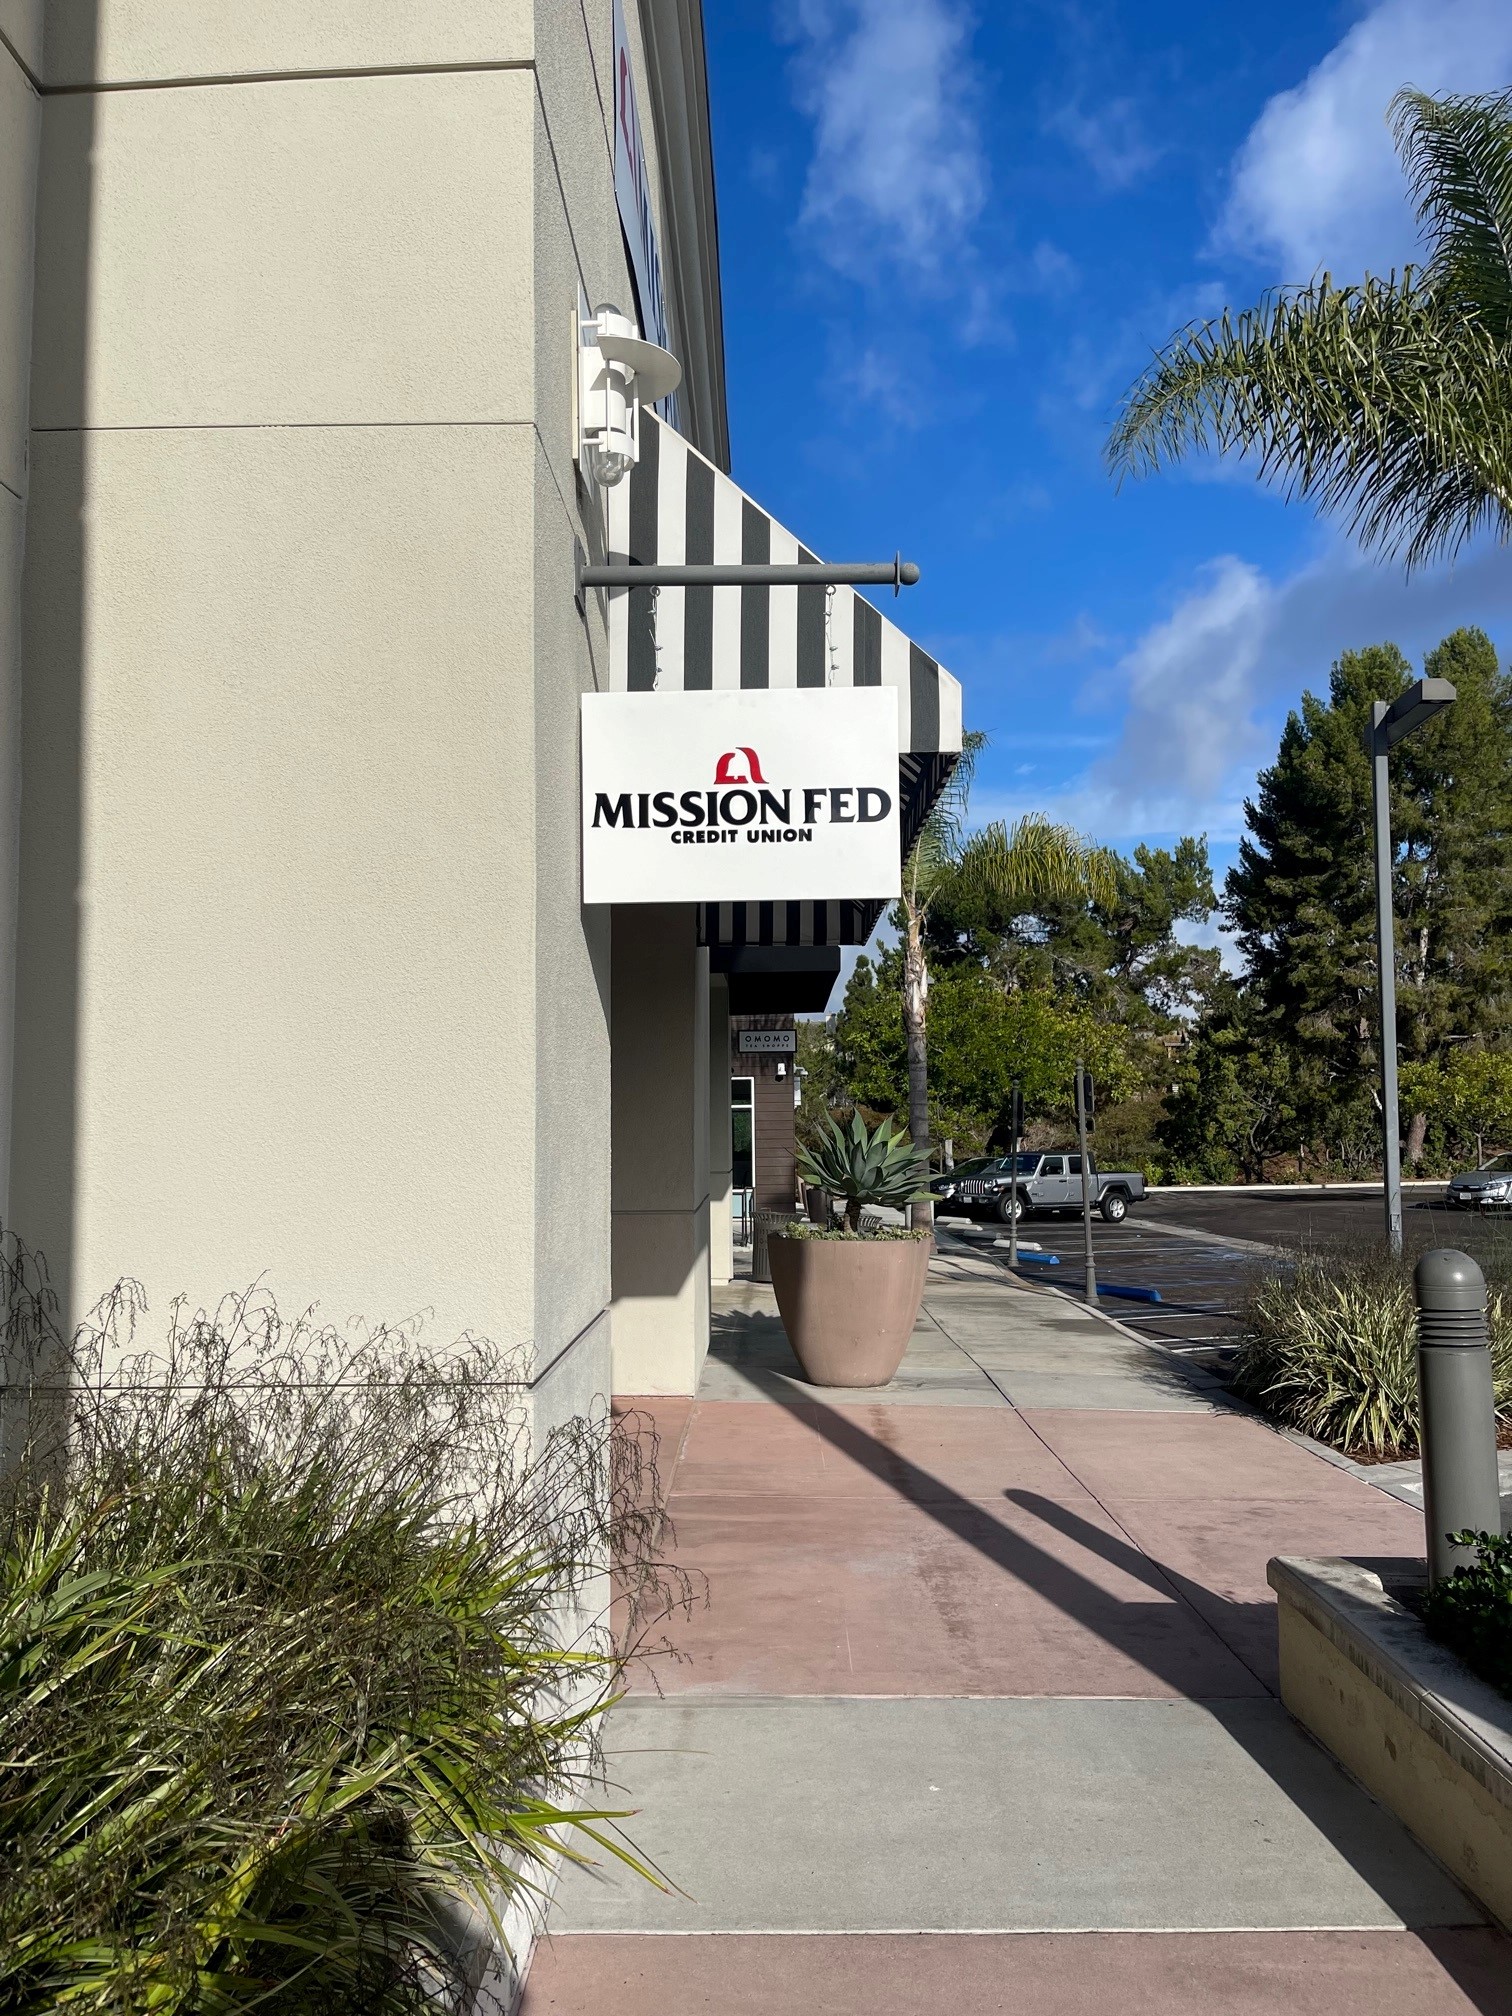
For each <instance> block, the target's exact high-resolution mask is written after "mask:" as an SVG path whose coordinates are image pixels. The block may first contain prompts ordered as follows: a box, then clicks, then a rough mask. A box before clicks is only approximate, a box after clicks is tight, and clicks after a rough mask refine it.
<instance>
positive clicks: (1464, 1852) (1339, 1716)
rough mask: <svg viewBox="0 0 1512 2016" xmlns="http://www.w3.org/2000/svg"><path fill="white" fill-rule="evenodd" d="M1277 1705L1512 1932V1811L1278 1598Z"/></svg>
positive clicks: (1315, 1629) (1304, 1618) (1301, 1615)
mask: <svg viewBox="0 0 1512 2016" xmlns="http://www.w3.org/2000/svg"><path fill="white" fill-rule="evenodd" d="M1276 1614H1277V1628H1278V1634H1279V1650H1280V1662H1281V1698H1282V1700H1283V1701H1284V1702H1285V1703H1286V1706H1287V1707H1288V1708H1289V1709H1290V1711H1291V1712H1292V1714H1293V1715H1295V1716H1296V1718H1297V1720H1298V1721H1299V1722H1301V1723H1302V1724H1303V1726H1304V1727H1305V1728H1307V1729H1309V1730H1311V1731H1312V1733H1313V1735H1314V1736H1316V1737H1317V1738H1318V1740H1319V1741H1320V1742H1321V1743H1322V1744H1323V1745H1324V1746H1325V1747H1326V1748H1327V1749H1329V1750H1331V1751H1332V1752H1333V1754H1334V1756H1335V1757H1337V1758H1338V1759H1339V1761H1340V1762H1341V1763H1342V1764H1343V1765H1344V1766H1345V1767H1346V1768H1347V1769H1348V1770H1349V1771H1350V1772H1352V1773H1353V1775H1354V1776H1355V1777H1356V1778H1358V1779H1359V1781H1360V1783H1361V1784H1362V1785H1364V1786H1365V1788H1366V1790H1367V1791H1369V1792H1372V1793H1374V1795H1375V1796H1376V1798H1377V1799H1379V1800H1380V1801H1381V1803H1382V1804H1383V1805H1384V1806H1385V1807H1386V1808H1387V1809H1388V1811H1390V1812H1392V1813H1395V1814H1396V1815H1397V1817H1398V1819H1400V1820H1401V1821H1402V1823H1403V1825H1404V1826H1406V1827H1407V1828H1408V1829H1409V1831H1410V1832H1411V1833H1412V1834H1414V1835H1415V1836H1416V1837H1417V1839H1418V1840H1419V1841H1421V1842H1422V1844H1423V1846H1424V1847H1425V1848H1427V1849H1428V1850H1429V1851H1430V1852H1431V1853H1432V1854H1434V1855H1436V1856H1437V1857H1438V1859H1439V1861H1440V1862H1442V1863H1443V1864H1444V1866H1445V1867H1446V1868H1447V1869H1448V1870H1449V1871H1450V1872H1451V1874H1453V1875H1454V1876H1456V1877H1457V1878H1458V1879H1459V1881H1460V1882H1461V1883H1463V1884H1464V1885H1465V1887H1466V1889H1467V1890H1469V1891H1470V1892H1471V1894H1472V1895H1473V1896H1475V1897H1478V1898H1479V1899H1480V1901H1481V1902H1482V1903H1483V1904H1484V1905H1485V1906H1486V1908H1487V1909H1488V1910H1489V1911H1491V1912H1492V1913H1493V1914H1494V1915H1495V1916H1496V1917H1497V1918H1499V1919H1500V1920H1501V1922H1502V1924H1504V1925H1506V1926H1508V1927H1509V1928H1512V1807H1509V1806H1508V1805H1507V1804H1506V1803H1505V1797H1504V1796H1503V1797H1498V1796H1496V1793H1495V1792H1494V1791H1493V1790H1492V1789H1490V1788H1489V1787H1488V1786H1487V1785H1486V1784H1483V1783H1481V1782H1479V1781H1478V1780H1477V1778H1476V1777H1475V1776H1473V1775H1472V1773H1471V1772H1470V1771H1468V1770H1467V1769H1466V1768H1465V1767H1464V1765H1463V1764H1462V1763H1461V1762H1460V1761H1458V1760H1457V1759H1456V1758H1455V1757H1454V1756H1452V1755H1451V1754H1450V1752H1449V1751H1448V1750H1447V1749H1446V1748H1445V1747H1444V1746H1443V1745H1442V1744H1440V1743H1436V1742H1435V1741H1434V1740H1433V1738H1432V1737H1431V1736H1430V1735H1429V1734H1428V1733H1427V1732H1426V1731H1425V1730H1424V1729H1423V1728H1422V1727H1421V1726H1420V1724H1419V1723H1418V1722H1417V1721H1415V1720H1414V1719H1413V1718H1412V1717H1411V1716H1409V1715H1407V1714H1405V1713H1404V1712H1403V1711H1402V1709H1401V1708H1400V1707H1399V1706H1398V1705H1397V1703H1396V1702H1395V1701H1393V1700H1392V1699H1391V1697H1390V1695H1389V1694H1387V1693H1386V1692H1385V1691H1384V1689H1383V1688H1381V1687H1380V1686H1378V1685H1377V1684H1376V1682H1375V1680H1374V1679H1373V1678H1372V1677H1371V1676H1370V1675H1369V1674H1368V1673H1366V1672H1362V1671H1361V1668H1360V1666H1359V1665H1358V1664H1357V1663H1356V1662H1355V1661H1354V1660H1353V1659H1351V1658H1350V1657H1349V1656H1348V1655H1347V1654H1346V1653H1345V1652H1344V1651H1342V1650H1341V1649H1340V1648H1339V1647H1338V1646H1337V1645H1335V1644H1334V1643H1333V1642H1332V1641H1331V1640H1330V1639H1329V1638H1327V1637H1325V1636H1324V1634H1323V1633H1322V1632H1321V1631H1319V1630H1318V1629H1317V1628H1316V1626H1315V1625H1314V1624H1313V1623H1312V1621H1311V1620H1310V1619H1309V1618H1308V1617H1306V1616H1305V1615H1304V1614H1303V1613H1302V1611H1301V1610H1300V1609H1299V1608H1298V1607H1297V1606H1296V1605H1295V1604H1294V1603H1291V1602H1289V1601H1288V1600H1287V1598H1286V1594H1285V1592H1284V1591H1283V1592H1282V1593H1281V1601H1280V1603H1279V1604H1278V1606H1277V1613H1276Z"/></svg>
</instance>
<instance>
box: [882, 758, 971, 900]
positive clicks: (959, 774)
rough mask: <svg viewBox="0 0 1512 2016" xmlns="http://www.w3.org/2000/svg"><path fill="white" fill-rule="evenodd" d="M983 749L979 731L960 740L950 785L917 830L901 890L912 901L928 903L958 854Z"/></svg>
mask: <svg viewBox="0 0 1512 2016" xmlns="http://www.w3.org/2000/svg"><path fill="white" fill-rule="evenodd" d="M986 747H987V736H986V733H985V731H984V730H982V729H980V728H968V729H967V730H966V732H965V734H964V735H963V736H962V737H961V754H960V757H959V758H958V760H957V762H956V766H955V769H954V770H953V771H952V772H951V774H950V782H949V783H948V784H947V785H946V786H945V789H944V790H943V791H942V792H941V793H940V795H939V797H938V798H937V799H936V801H935V804H934V807H933V809H932V811H931V812H930V814H929V817H928V818H927V819H926V820H925V821H924V824H923V825H922V826H921V827H920V829H919V837H918V839H917V840H915V842H914V844H913V849H912V851H911V852H910V854H909V857H908V860H907V862H906V863H905V864H904V870H903V883H904V887H905V889H906V890H907V891H909V893H910V895H911V896H912V897H913V899H914V900H915V901H918V902H926V903H927V902H928V900H929V898H930V896H931V895H932V894H933V893H934V891H935V889H936V888H937V887H938V886H939V883H940V881H941V879H942V878H943V877H944V876H945V875H947V874H948V873H949V872H950V864H951V863H952V862H953V861H954V860H955V858H956V856H957V854H958V853H959V852H960V849H961V842H962V837H963V835H964V832H965V827H966V806H967V801H968V800H969V798H970V796H971V786H972V781H973V779H974V778H975V776H976V766H977V758H978V757H979V756H980V755H981V753H982V751H983V750H984V749H985V748H986Z"/></svg>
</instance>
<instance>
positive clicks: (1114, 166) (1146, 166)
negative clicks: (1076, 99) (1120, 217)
mask: <svg viewBox="0 0 1512 2016" xmlns="http://www.w3.org/2000/svg"><path fill="white" fill-rule="evenodd" d="M1045 130H1046V131H1047V132H1049V133H1054V134H1057V135H1058V136H1059V137H1060V138H1061V139H1062V140H1065V141H1067V142H1068V143H1069V144H1070V145H1071V146H1072V147H1074V148H1075V149H1076V151H1077V153H1078V154H1080V155H1081V156H1082V157H1083V159H1084V160H1085V161H1086V163H1087V165H1088V166H1089V167H1090V168H1091V170H1092V173H1093V174H1094V175H1095V176H1096V177H1097V179H1098V181H1099V182H1100V183H1101V184H1102V186H1103V188H1104V189H1127V188H1129V187H1131V186H1132V184H1134V183H1135V182H1138V181H1139V180H1140V179H1141V178H1142V177H1143V176H1145V175H1147V174H1148V173H1149V171H1150V170H1151V169H1152V168H1153V167H1154V166H1155V164H1156V162H1158V161H1159V159H1160V152H1161V150H1160V149H1159V148H1158V147H1156V146H1154V145H1153V144H1152V143H1151V142H1150V141H1149V140H1147V139H1146V138H1145V135H1144V130H1143V126H1142V123H1141V120H1140V117H1139V113H1138V110H1137V108H1136V106H1135V104H1134V101H1133V99H1132V98H1108V99H1103V100H1100V101H1099V103H1098V105H1097V108H1096V110H1095V111H1093V112H1088V111H1087V110H1086V109H1085V108H1084V107H1083V106H1082V105H1081V104H1079V103H1070V104H1065V105H1059V106H1057V107H1056V108H1055V110H1054V111H1053V112H1051V113H1050V114H1049V115H1048V117H1047V118H1046V120H1045Z"/></svg>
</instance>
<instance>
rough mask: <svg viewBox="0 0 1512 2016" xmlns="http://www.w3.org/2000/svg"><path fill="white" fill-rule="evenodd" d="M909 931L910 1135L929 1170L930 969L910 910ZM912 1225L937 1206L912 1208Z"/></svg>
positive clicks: (924, 1221) (927, 1221)
mask: <svg viewBox="0 0 1512 2016" xmlns="http://www.w3.org/2000/svg"><path fill="white" fill-rule="evenodd" d="M906 908H907V912H908V928H907V931H906V933H905V935H904V939H903V1028H904V1031H905V1033H906V1035H907V1038H908V1131H909V1133H910V1134H911V1135H912V1137H913V1144H914V1147H915V1148H916V1149H917V1150H918V1152H919V1154H920V1155H921V1156H922V1157H923V1158H924V1166H925V1168H926V1170H927V1169H928V1166H929V1048H928V1039H927V1037H926V1034H925V1022H926V1019H927V1017H928V1013H929V968H928V966H927V965H926V964H925V960H924V934H923V930H922V928H921V922H920V918H919V913H918V911H917V910H915V909H914V907H913V906H912V904H908V905H907V906H906ZM908 1216H909V1222H910V1223H911V1224H913V1225H916V1226H930V1225H933V1223H934V1205H933V1203H932V1202H931V1203H918V1204H911V1205H910V1206H909V1207H908Z"/></svg>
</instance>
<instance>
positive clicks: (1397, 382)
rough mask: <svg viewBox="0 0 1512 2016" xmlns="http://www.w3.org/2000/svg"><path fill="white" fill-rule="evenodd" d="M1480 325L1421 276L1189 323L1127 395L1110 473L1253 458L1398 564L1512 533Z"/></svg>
mask: <svg viewBox="0 0 1512 2016" xmlns="http://www.w3.org/2000/svg"><path fill="white" fill-rule="evenodd" d="M1509 363H1512V359H1509V357H1508V355H1507V352H1506V349H1505V346H1503V345H1502V344H1500V343H1499V342H1497V340H1496V339H1495V337H1494V335H1493V333H1492V331H1491V329H1490V328H1489V327H1488V326H1487V324H1486V323H1484V322H1483V321H1481V320H1480V319H1479V318H1477V317H1475V316H1469V317H1467V316H1465V315H1464V314H1463V313H1460V312H1451V311H1450V310H1448V309H1446V308H1445V307H1444V306H1443V305H1442V304H1441V301H1440V298H1439V295H1438V294H1437V293H1436V292H1435V291H1434V289H1433V288H1432V287H1430V286H1429V284H1428V283H1427V282H1426V280H1425V279H1424V278H1423V276H1422V275H1420V274H1417V273H1415V272H1413V271H1412V270H1411V269H1409V270H1408V271H1407V272H1406V273H1404V275H1403V276H1402V278H1401V279H1400V280H1399V281H1398V280H1396V279H1395V278H1393V279H1391V280H1372V279H1367V280H1365V281H1364V282H1363V283H1361V284H1360V285H1359V286H1356V287H1336V286H1334V285H1333V283H1332V281H1331V280H1330V279H1329V277H1328V276H1327V275H1326V274H1325V275H1323V276H1322V277H1321V278H1320V279H1319V280H1317V281H1315V282H1314V283H1313V284H1312V285H1310V286H1307V287H1301V288H1293V289H1288V290H1285V291H1283V292H1281V293H1278V294H1274V295H1272V296H1270V297H1268V299H1267V300H1265V301H1263V302H1262V303H1261V304H1260V305H1259V306H1258V307H1256V308H1254V309H1250V310H1248V311H1246V312H1244V313H1242V314H1237V315H1236V314H1234V313H1232V312H1231V311H1229V310H1225V312H1224V313H1223V314H1222V315H1221V316H1218V317H1217V318H1215V319H1214V320H1212V321H1209V322H1205V323H1201V324H1192V325H1191V326H1189V327H1188V328H1187V329H1185V330H1183V331H1182V332H1181V333H1180V334H1179V335H1177V336H1176V337H1175V338H1174V339H1173V340H1172V342H1171V343H1170V344H1169V345H1168V346H1167V347H1166V349H1165V350H1164V351H1162V352H1161V353H1160V354H1159V355H1158V356H1157V357H1156V359H1155V361H1154V362H1153V364H1152V365H1151V366H1150V368H1149V369H1148V370H1147V371H1146V372H1145V374H1144V376H1143V377H1142V378H1141V379H1140V380H1139V381H1138V383H1137V384H1136V385H1135V386H1134V387H1133V389H1132V390H1131V392H1130V393H1129V395H1128V397H1127V399H1126V401H1125V405H1124V410H1123V414H1122V417H1121V418H1120V420H1119V422H1118V424H1117V426H1116V428H1115V429H1114V432H1113V435H1112V437H1111V439H1110V441H1109V444H1108V458H1109V461H1110V463H1111V465H1112V467H1113V469H1114V471H1115V472H1116V473H1117V474H1118V475H1120V476H1124V475H1130V474H1143V473H1147V472H1149V471H1152V470H1155V469H1157V468H1159V467H1161V466H1162V465H1163V464H1166V463H1169V462H1173V461H1176V460H1178V459H1180V457H1181V456H1183V455H1184V454H1186V453H1187V452H1188V451H1190V450H1193V449H1209V448H1210V449H1215V450H1217V451H1218V452H1219V453H1220V454H1223V453H1229V452H1235V451H1237V452H1240V453H1244V454H1249V455H1251V456H1253V457H1254V458H1255V461H1256V464H1257V468H1258V473H1259V475H1260V476H1261V478H1262V480H1265V481H1269V482H1273V483H1275V484H1277V485H1278V486H1279V487H1280V488H1281V489H1282V491H1283V492H1284V494H1286V495H1287V496H1289V497H1308V498H1312V499H1314V500H1315V501H1316V502H1317V503H1318V504H1320V505H1321V506H1322V507H1323V509H1325V510H1327V511H1332V512H1338V513H1340V514H1341V515H1343V516H1344V517H1345V519H1346V521H1347V522H1348V525H1349V528H1350V530H1351V531H1352V532H1353V533H1354V534H1355V536H1356V537H1357V538H1359V540H1360V541H1361V543H1362V544H1364V545H1366V546H1376V547H1379V548H1380V549H1381V550H1383V551H1385V552H1387V553H1391V554H1395V555H1399V556H1401V557H1403V558H1404V559H1405V560H1406V562H1407V564H1408V565H1409V567H1412V566H1417V565H1420V564H1421V563H1423V562H1424V561H1427V560H1428V559H1430V558H1433V557H1435V556H1437V555H1439V554H1453V553H1454V552H1456V551H1457V550H1458V549H1459V548H1460V547H1461V546H1462V545H1463V544H1464V543H1465V541H1466V540H1467V539H1469V538H1471V537H1472V536H1474V535H1475V534H1476V533H1477V532H1479V531H1481V530H1482V529H1491V530H1494V531H1495V533H1496V534H1497V536H1498V537H1499V538H1501V539H1503V540H1505V539H1506V538H1507V537H1508V536H1509V535H1512V370H1509Z"/></svg>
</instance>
